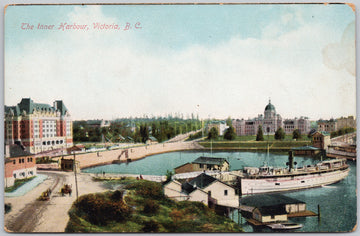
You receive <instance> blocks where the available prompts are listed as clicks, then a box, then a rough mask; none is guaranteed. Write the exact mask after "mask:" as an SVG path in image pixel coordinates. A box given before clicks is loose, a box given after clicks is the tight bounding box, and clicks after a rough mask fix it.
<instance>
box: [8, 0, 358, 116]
mask: <svg viewBox="0 0 360 236" xmlns="http://www.w3.org/2000/svg"><path fill="white" fill-rule="evenodd" d="M97 23H99V25H103V24H106V25H108V26H110V25H112V26H114V25H118V26H119V29H95V28H94V25H96V24H97ZM27 24H28V25H29V27H30V28H31V26H32V25H33V28H32V29H28V28H27ZM38 24H42V25H54V26H53V28H52V29H46V30H45V29H38V28H37V27H38ZM64 24H67V25H74V24H75V25H77V26H82V25H86V26H85V27H84V29H83V30H82V29H66V26H65V28H64V30H63V29H62V28H61V25H64ZM127 24H128V25H130V27H131V28H129V29H128V30H125V29H126V25H127ZM135 26H136V27H135ZM4 41H5V48H4V50H5V66H4V68H5V85H4V91H5V99H4V103H5V105H8V106H13V105H16V104H17V103H19V102H20V101H21V98H25V97H26V98H28V97H30V98H31V99H32V100H33V101H34V102H37V103H48V104H52V103H53V102H54V101H55V100H63V101H64V103H65V105H66V107H67V108H68V109H69V111H70V114H71V115H72V117H73V119H74V120H79V119H114V118H119V117H140V116H143V115H144V114H145V115H148V116H164V115H167V114H171V113H172V114H174V113H183V114H184V116H186V114H191V113H194V114H199V116H200V117H201V118H209V117H210V118H218V119H224V118H227V117H229V116H230V117H231V118H245V119H247V118H253V117H256V116H257V115H258V114H263V112H264V108H265V106H266V105H267V104H268V102H269V98H271V103H272V104H273V105H274V106H275V108H276V111H277V113H279V114H280V115H281V116H282V117H283V118H294V117H300V116H307V117H309V118H310V119H313V120H316V119H320V118H323V119H330V118H338V117H341V116H348V115H354V116H355V115H356V104H355V102H356V79H355V14H354V12H353V10H352V9H351V7H349V6H347V5H344V4H327V5H324V4H244V5H242V4H239V5H226V4H225V5H84V6H82V5H32V6H8V7H7V8H6V12H5V39H4Z"/></svg>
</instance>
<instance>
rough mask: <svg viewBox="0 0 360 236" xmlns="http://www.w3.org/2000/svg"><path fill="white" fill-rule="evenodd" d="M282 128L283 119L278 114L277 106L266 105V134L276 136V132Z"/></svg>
mask: <svg viewBox="0 0 360 236" xmlns="http://www.w3.org/2000/svg"><path fill="white" fill-rule="evenodd" d="M281 126H282V119H281V116H280V115H279V114H276V110H275V106H274V105H273V104H271V100H270V99H269V104H267V105H266V107H265V111H264V120H263V123H262V127H263V132H264V134H275V132H276V130H277V129H278V128H279V127H281Z"/></svg>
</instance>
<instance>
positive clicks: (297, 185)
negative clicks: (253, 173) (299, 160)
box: [241, 168, 350, 195]
mask: <svg viewBox="0 0 360 236" xmlns="http://www.w3.org/2000/svg"><path fill="white" fill-rule="evenodd" d="M349 171H350V168H345V169H339V170H333V171H328V172H320V171H317V172H314V173H306V174H296V173H293V174H292V175H286V176H261V177H257V178H246V177H244V178H241V193H242V195H248V194H258V193H269V192H281V191H291V190H299V189H306V188H314V187H320V186H323V185H329V184H333V183H336V182H338V181H340V180H342V179H344V178H346V176H347V175H348V174H349Z"/></svg>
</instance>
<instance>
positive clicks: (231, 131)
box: [224, 126, 236, 140]
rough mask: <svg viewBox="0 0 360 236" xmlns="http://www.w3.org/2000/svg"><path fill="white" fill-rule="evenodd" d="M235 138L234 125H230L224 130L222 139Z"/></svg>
mask: <svg viewBox="0 0 360 236" xmlns="http://www.w3.org/2000/svg"><path fill="white" fill-rule="evenodd" d="M235 138H236V133H235V129H234V127H232V126H230V127H229V128H227V129H226V131H225V134H224V139H227V140H234V139H235Z"/></svg>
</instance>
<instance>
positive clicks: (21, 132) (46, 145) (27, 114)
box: [4, 98, 73, 154]
mask: <svg viewBox="0 0 360 236" xmlns="http://www.w3.org/2000/svg"><path fill="white" fill-rule="evenodd" d="M4 122H5V145H11V144H18V145H20V146H22V147H23V148H24V150H26V151H28V152H30V153H33V154H35V153H40V152H43V151H49V150H54V149H63V148H68V147H71V146H72V145H73V138H72V120H71V116H70V113H69V111H68V109H67V108H66V107H65V105H64V103H63V101H61V100H59V101H55V102H54V104H53V106H51V105H49V104H41V103H34V102H33V100H31V99H30V98H23V99H22V100H21V102H20V103H18V104H17V105H16V106H5V120H4Z"/></svg>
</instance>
